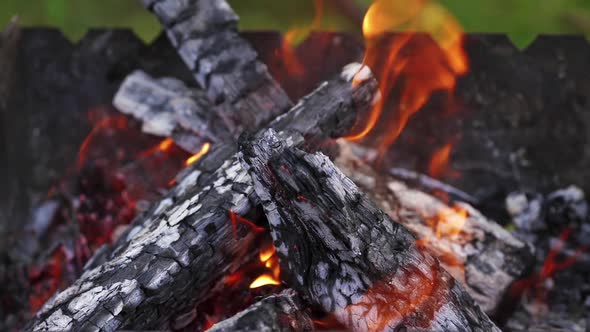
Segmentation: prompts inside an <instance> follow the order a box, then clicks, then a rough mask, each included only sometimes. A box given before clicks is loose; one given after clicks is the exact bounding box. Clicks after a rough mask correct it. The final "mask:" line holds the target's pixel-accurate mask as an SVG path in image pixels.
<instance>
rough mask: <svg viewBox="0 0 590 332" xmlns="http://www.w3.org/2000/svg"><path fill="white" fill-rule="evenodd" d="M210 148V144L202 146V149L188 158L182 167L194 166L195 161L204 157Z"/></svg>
mask: <svg viewBox="0 0 590 332" xmlns="http://www.w3.org/2000/svg"><path fill="white" fill-rule="evenodd" d="M210 148H211V144H209V143H205V144H203V147H202V148H201V151H199V152H197V153H196V154H195V155H193V156H191V157H190V158H188V159H187V160H186V161H185V162H184V165H185V166H190V165H192V164H194V163H195V162H197V160H199V159H201V158H203V156H204V155H206V154H207V153H208V152H209V149H210Z"/></svg>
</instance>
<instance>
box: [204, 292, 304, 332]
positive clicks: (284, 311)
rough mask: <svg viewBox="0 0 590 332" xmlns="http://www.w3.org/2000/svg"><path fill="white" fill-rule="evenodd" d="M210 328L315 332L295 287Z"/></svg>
mask: <svg viewBox="0 0 590 332" xmlns="http://www.w3.org/2000/svg"><path fill="white" fill-rule="evenodd" d="M208 331H210V332H230V331H232V332H234V331H236V332H237V331H279V332H283V331H284V332H289V331H313V322H312V320H311V318H310V317H309V313H308V312H307V311H306V309H305V308H304V307H303V305H302V302H301V300H300V299H299V297H298V296H297V294H296V293H295V291H293V290H285V291H283V292H281V293H280V294H277V295H272V296H269V297H267V298H264V299H262V300H260V301H259V302H257V303H255V304H253V305H252V306H250V307H249V308H248V309H246V310H244V311H242V312H240V313H238V314H236V315H234V316H233V317H231V318H228V319H226V320H224V321H221V322H219V323H217V324H215V325H213V327H211V328H210V329H209V330H208Z"/></svg>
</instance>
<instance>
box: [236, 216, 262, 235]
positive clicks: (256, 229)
mask: <svg viewBox="0 0 590 332" xmlns="http://www.w3.org/2000/svg"><path fill="white" fill-rule="evenodd" d="M229 218H230V220H231V226H232V232H233V234H234V238H236V237H237V231H238V223H241V224H244V225H246V226H248V227H250V228H251V229H252V230H253V231H254V232H262V231H264V228H263V227H260V226H258V225H256V224H255V223H253V222H251V221H250V220H248V219H246V218H244V217H242V216H239V215H237V214H236V213H235V212H234V211H232V210H229Z"/></svg>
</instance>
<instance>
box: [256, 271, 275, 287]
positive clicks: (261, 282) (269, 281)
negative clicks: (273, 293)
mask: <svg viewBox="0 0 590 332" xmlns="http://www.w3.org/2000/svg"><path fill="white" fill-rule="evenodd" d="M280 284H281V282H280V281H278V280H277V279H275V277H273V276H271V275H269V274H263V275H261V276H260V277H258V278H256V280H254V281H253V282H252V283H251V284H250V288H258V287H262V286H268V285H275V286H276V285H280Z"/></svg>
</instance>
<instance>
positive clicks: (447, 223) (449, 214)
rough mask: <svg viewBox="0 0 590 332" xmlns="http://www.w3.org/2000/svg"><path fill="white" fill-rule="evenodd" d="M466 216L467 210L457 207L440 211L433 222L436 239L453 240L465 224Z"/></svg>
mask: <svg viewBox="0 0 590 332" xmlns="http://www.w3.org/2000/svg"><path fill="white" fill-rule="evenodd" d="M467 216H468V213H467V210H465V209H464V208H462V207H460V206H458V205H453V206H452V207H450V208H448V207H445V208H442V209H440V210H439V211H438V213H437V215H436V218H435V220H434V222H433V224H434V227H435V232H436V237H437V238H439V239H440V238H442V237H450V238H454V237H456V236H457V235H459V233H461V230H462V229H463V227H464V226H465V223H466V222H467Z"/></svg>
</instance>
